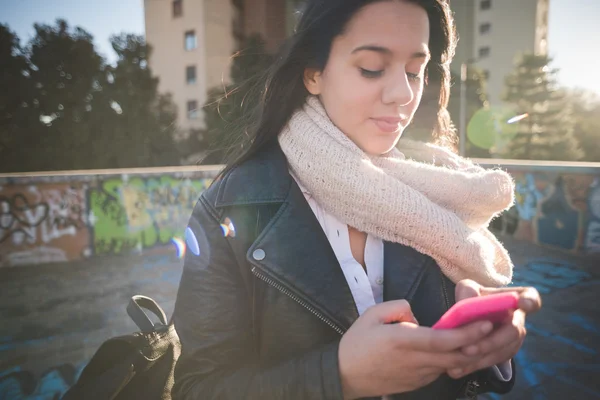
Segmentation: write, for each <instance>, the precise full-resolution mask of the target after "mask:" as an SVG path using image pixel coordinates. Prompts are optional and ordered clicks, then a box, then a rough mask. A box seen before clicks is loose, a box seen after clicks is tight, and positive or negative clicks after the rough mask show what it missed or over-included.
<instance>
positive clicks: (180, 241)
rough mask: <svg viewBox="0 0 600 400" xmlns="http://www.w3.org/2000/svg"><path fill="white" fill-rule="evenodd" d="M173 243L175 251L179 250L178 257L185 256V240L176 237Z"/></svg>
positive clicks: (172, 240)
mask: <svg viewBox="0 0 600 400" xmlns="http://www.w3.org/2000/svg"><path fill="white" fill-rule="evenodd" d="M171 243H173V245H174V246H175V251H176V252H177V253H176V254H177V258H183V257H184V256H185V248H186V246H185V242H184V241H183V239H181V238H178V237H174V238H173V239H171Z"/></svg>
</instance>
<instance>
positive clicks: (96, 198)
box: [0, 170, 217, 267]
mask: <svg viewBox="0 0 600 400" xmlns="http://www.w3.org/2000/svg"><path fill="white" fill-rule="evenodd" d="M216 172H217V170H209V171H178V170H165V171H164V172H161V173H154V174H151V173H138V174H135V173H128V174H103V175H98V174H94V175H85V176H38V177H35V176H34V177H22V178H20V177H12V178H0V267H11V266H18V265H29V264H43V263H48V262H65V261H76V260H81V259H86V258H90V257H96V256H102V255H107V254H112V255H114V254H125V253H130V252H133V251H137V252H140V251H143V250H144V249H149V248H153V247H156V246H160V245H165V244H168V243H169V242H170V241H171V240H172V239H173V238H174V237H176V236H178V235H179V236H182V234H183V230H184V229H185V226H186V225H187V220H188V218H189V216H190V214H191V211H192V208H193V206H194V204H195V202H196V200H197V199H198V196H199V194H200V192H201V191H202V190H204V189H205V188H206V187H207V186H208V185H210V183H211V181H212V178H213V177H214V176H215V174H216Z"/></svg>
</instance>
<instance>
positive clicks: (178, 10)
mask: <svg viewBox="0 0 600 400" xmlns="http://www.w3.org/2000/svg"><path fill="white" fill-rule="evenodd" d="M182 15H183V0H173V18H177V17H181V16H182Z"/></svg>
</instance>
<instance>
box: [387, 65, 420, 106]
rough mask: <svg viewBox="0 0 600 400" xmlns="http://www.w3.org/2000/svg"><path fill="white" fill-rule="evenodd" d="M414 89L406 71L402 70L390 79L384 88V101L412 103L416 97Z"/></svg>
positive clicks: (403, 104)
mask: <svg viewBox="0 0 600 400" xmlns="http://www.w3.org/2000/svg"><path fill="white" fill-rule="evenodd" d="M414 96H415V94H414V91H413V88H412V87H411V85H410V82H409V81H408V76H407V75H406V72H404V71H402V72H401V73H400V74H397V75H395V76H394V77H392V78H391V79H390V81H389V82H388V84H387V85H385V88H384V90H383V96H382V97H383V98H382V101H383V103H384V104H392V103H395V104H396V105H399V106H405V105H407V104H410V102H412V101H413V99H414Z"/></svg>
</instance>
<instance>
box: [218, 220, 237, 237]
mask: <svg viewBox="0 0 600 400" xmlns="http://www.w3.org/2000/svg"><path fill="white" fill-rule="evenodd" d="M221 229H222V230H223V236H224V237H230V238H234V237H235V226H234V225H233V222H231V220H230V219H229V218H225V219H224V220H223V223H222V224H221Z"/></svg>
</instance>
